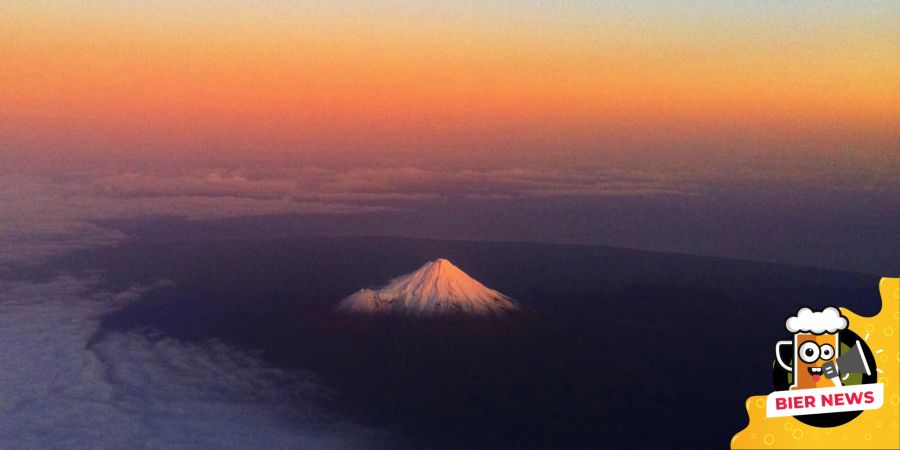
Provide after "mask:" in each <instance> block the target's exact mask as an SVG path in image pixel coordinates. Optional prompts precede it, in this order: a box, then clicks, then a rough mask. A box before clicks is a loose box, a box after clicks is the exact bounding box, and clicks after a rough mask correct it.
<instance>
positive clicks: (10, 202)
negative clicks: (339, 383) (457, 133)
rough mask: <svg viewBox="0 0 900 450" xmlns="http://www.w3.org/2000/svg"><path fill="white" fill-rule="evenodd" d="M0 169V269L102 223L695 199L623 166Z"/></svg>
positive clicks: (683, 182) (677, 179)
mask: <svg viewBox="0 0 900 450" xmlns="http://www.w3.org/2000/svg"><path fill="white" fill-rule="evenodd" d="M110 170H112V169H108V170H106V171H103V170H100V169H92V170H81V171H78V170H75V169H73V170H66V171H59V170H57V171H53V170H49V169H44V170H38V171H34V170H30V171H29V170H20V171H7V172H5V173H4V172H0V209H2V210H3V211H4V216H3V217H2V219H0V266H3V265H14V264H28V263H34V262H36V261H41V260H44V259H45V258H47V257H49V256H53V255H58V254H61V253H64V252H67V251H70V250H73V249H77V248H82V247H90V246H98V245H112V244H115V243H117V242H119V241H121V240H122V239H124V238H125V236H124V235H123V234H122V233H120V232H119V231H117V230H114V229H109V228H105V227H102V226H100V225H98V224H99V223H102V222H103V221H104V220H107V219H138V218H147V217H183V218H187V219H210V218H226V217H241V216H259V215H272V214H366V213H371V212H378V211H385V210H401V209H409V208H416V207H417V206H419V205H422V204H423V203H424V202H428V201H434V200H438V199H445V198H468V199H510V198H536V197H562V196H629V195H632V196H633V195H679V196H687V195H696V194H698V193H700V192H701V191H702V186H701V185H700V184H698V183H696V182H692V181H690V179H689V178H688V177H687V176H685V175H680V174H659V173H645V172H640V171H623V170H581V171H579V170H534V169H522V168H510V169H501V170H485V171H474V170H444V171H438V170H427V169H420V168H413V167H397V168H366V169H360V168H356V169H353V168H351V169H346V170H334V169H325V168H319V167H295V168H292V167H275V166H273V167H270V168H269V170H261V169H259V168H256V169H244V168H240V167H238V168H221V167H219V168H199V169H198V168H188V169H179V168H166V169H147V170H144V171H133V170H132V171H124V172H121V173H119V172H110Z"/></svg>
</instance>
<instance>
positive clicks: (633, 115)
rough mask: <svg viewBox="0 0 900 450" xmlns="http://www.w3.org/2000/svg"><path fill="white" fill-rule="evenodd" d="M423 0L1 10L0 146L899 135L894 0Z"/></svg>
mask: <svg viewBox="0 0 900 450" xmlns="http://www.w3.org/2000/svg"><path fill="white" fill-rule="evenodd" d="M400 3H404V2H400ZM408 3H410V4H413V3H419V2H408ZM421 3H422V4H417V5H415V6H416V7H415V8H413V7H406V8H404V7H403V6H404V5H400V6H398V7H396V8H393V9H391V8H382V7H377V6H373V5H363V6H340V5H339V6H332V7H324V6H303V7H302V8H287V7H284V6H282V5H280V4H279V3H277V2H272V4H268V2H265V3H258V4H257V5H258V6H256V7H251V6H250V5H249V4H243V3H242V2H232V3H229V4H228V5H229V6H228V7H222V8H213V7H211V6H203V5H201V4H194V2H189V5H188V6H178V5H177V4H169V3H165V2H163V3H162V4H161V5H157V6H154V7H150V6H140V5H139V4H131V3H129V2H125V3H121V2H120V3H118V4H112V3H109V4H105V3H104V2H86V3H84V4H81V2H79V4H78V5H73V4H71V3H64V2H61V3H58V4H50V5H46V4H45V5H43V6H32V5H24V4H23V5H13V6H10V5H4V6H0V55H2V61H3V62H2V64H0V111H2V112H0V120H2V122H3V124H2V126H0V133H2V134H0V146H5V147H7V148H9V149H11V150H13V151H15V150H20V151H22V150H23V148H22V147H26V150H27V147H32V150H33V151H48V150H49V151H58V150H60V149H63V150H68V151H88V150H90V151H104V152H106V151H113V152H134V151H138V152H140V151H146V152H153V151H154V150H153V149H154V148H167V149H168V150H169V151H172V150H173V148H175V149H179V150H178V151H188V152H189V151H191V150H190V149H196V148H197V147H202V146H204V145H214V146H215V147H216V148H221V149H222V151H233V152H244V151H249V152H253V151H288V152H290V151H310V150H309V149H310V148H317V149H321V150H319V151H322V152H328V151H335V152H350V153H352V152H377V151H380V149H387V148H391V147H392V146H408V147H416V146H417V145H418V146H420V147H421V146H423V145H425V144H433V145H430V146H429V149H428V150H424V151H433V152H442V151H445V152H446V151H463V152H477V151H480V150H479V148H482V147H484V146H486V145H487V146H491V145H494V146H496V147H497V148H496V149H494V151H498V152H502V153H508V155H509V156H511V157H515V152H517V151H524V150H521V149H522V148H523V147H525V146H526V145H524V143H531V144H532V145H533V146H535V147H540V145H552V146H553V147H554V148H561V147H565V148H570V147H571V148H574V149H576V150H573V151H574V152H575V153H579V154H581V153H585V154H588V155H590V154H597V153H603V152H615V151H617V148H618V147H627V146H629V145H654V144H657V143H659V142H667V141H668V142H676V143H681V144H683V145H685V146H704V145H707V146H708V145H718V143H721V142H724V141H728V140H729V139H732V138H735V137H737V136H738V135H740V136H743V138H746V137H747V135H754V134H762V135H767V137H766V138H765V139H762V140H761V141H760V142H759V143H757V144H748V145H769V146H771V145H772V144H773V143H778V142H783V143H785V145H784V146H783V147H788V148H792V147H794V146H795V144H797V143H799V142H806V143H807V144H809V142H810V139H812V141H814V142H819V141H821V142H822V143H828V142H834V140H835V139H838V140H839V141H840V140H842V139H843V140H844V141H846V142H847V143H850V144H848V145H855V146H861V147H868V148H871V150H872V151H874V152H890V151H892V150H891V149H890V148H887V147H891V146H894V149H893V150H896V145H897V144H896V143H897V139H898V138H900V136H898V134H900V133H898V131H897V130H898V129H900V32H898V31H896V29H895V28H891V26H890V24H891V23H893V25H896V23H900V13H898V8H897V7H892V6H891V5H890V4H887V5H886V6H884V8H883V9H882V10H879V9H873V10H866V11H849V12H848V11H844V12H833V13H832V14H815V15H809V16H804V15H800V14H799V13H798V14H797V16H794V15H792V12H790V11H788V12H782V13H780V14H769V13H763V12H760V11H750V12H749V13H748V12H747V11H730V10H728V11H724V12H723V11H718V10H717V11H715V12H716V14H696V13H692V12H691V11H690V10H687V9H686V10H683V11H674V12H672V11H669V12H666V11H655V10H651V9H650V8H649V7H648V8H647V9H646V10H641V9H637V10H636V11H632V10H629V11H625V12H623V11H603V10H594V9H592V8H590V7H587V6H584V5H581V4H580V3H579V2H573V3H579V4H578V5H576V6H572V7H565V6H560V7H557V8H548V7H539V6H535V5H531V4H529V5H527V6H526V7H515V6H511V5H508V6H507V7H496V8H492V9H488V10H484V9H483V8H480V7H478V6H475V5H474V4H472V5H468V6H461V7H459V8H456V9H446V8H444V9H441V8H437V7H434V8H431V7H429V6H428V5H426V4H424V3H427V2H421ZM464 3H465V2H464ZM525 3H528V2H525ZM85 5H87V6H85ZM406 6H409V5H406ZM803 13H805V12H803ZM750 140H751V141H752V140H753V139H752V138H751V139H750ZM844 141H842V142H844ZM498 143H505V145H500V144H498ZM157 144H158V145H157ZM808 146H809V145H808ZM811 146H812V147H815V145H811ZM141 149H143V150H141ZM411 149H412V148H411ZM517 149H518V150H517ZM417 150H418V151H423V150H422V149H421V148H418V149H417ZM535 151H540V149H535Z"/></svg>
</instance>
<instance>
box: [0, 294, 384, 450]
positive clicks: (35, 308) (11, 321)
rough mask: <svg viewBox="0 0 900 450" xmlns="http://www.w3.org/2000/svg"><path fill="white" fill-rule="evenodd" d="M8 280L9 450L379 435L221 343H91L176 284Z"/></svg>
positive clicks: (1, 301) (117, 338) (2, 423)
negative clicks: (144, 300)
mask: <svg viewBox="0 0 900 450" xmlns="http://www.w3.org/2000/svg"><path fill="white" fill-rule="evenodd" d="M97 281H98V279H96V278H93V279H91V278H76V277H72V276H59V277H57V278H55V279H52V280H49V281H46V282H42V283H30V282H11V281H0V308H2V311H3V313H2V314H0V347H2V348H3V360H2V365H0V392H2V393H3V395H2V396H0V436H2V438H0V439H2V442H3V446H4V447H7V448H35V449H47V448H166V449H171V448H216V449H221V448H323V447H328V448H367V447H373V446H377V445H378V443H382V445H383V442H384V440H385V439H386V436H385V435H384V434H382V433H379V432H376V431H373V430H371V429H367V428H364V427H362V426H359V425H356V424H354V423H352V422H350V421H348V420H346V419H343V418H341V417H337V416H334V415H328V414H326V413H324V412H323V411H321V410H319V409H318V408H317V407H315V406H314V402H313V400H315V399H318V398H321V397H322V396H326V395H329V391H327V390H326V389H324V388H323V387H321V386H319V385H318V384H317V383H316V382H315V380H314V379H313V378H312V377H311V376H310V375H309V374H306V373H302V372H286V371H282V370H278V369H274V368H271V367H268V366H266V365H265V364H263V363H261V362H260V361H259V360H257V359H256V358H255V357H253V356H252V355H248V354H246V353H244V352H241V351H238V350H236V349H233V348H231V347H229V346H227V345H224V344H222V343H220V342H217V341H209V342H205V343H202V344H185V343H181V342H179V341H176V340H173V339H168V338H151V337H148V336H146V335H143V334H138V333H113V334H105V335H103V337H102V338H100V339H99V340H96V339H94V338H95V336H96V333H97V331H98V326H99V317H100V316H101V315H102V314H104V313H105V312H108V311H110V310H113V309H115V308H117V307H120V306H122V305H123V304H124V303H127V302H130V301H134V300H136V299H137V298H139V297H140V296H141V295H144V294H146V293H147V292H149V291H152V290H157V289H167V288H168V287H169V286H170V285H171V283H170V282H166V281H162V282H159V283H156V284H155V285H152V286H133V287H131V288H129V289H127V290H125V291H122V292H104V291H97V290H95V285H96V283H97Z"/></svg>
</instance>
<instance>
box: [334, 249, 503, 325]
mask: <svg viewBox="0 0 900 450" xmlns="http://www.w3.org/2000/svg"><path fill="white" fill-rule="evenodd" d="M336 309H337V311H338V312H344V313H359V314H384V313H391V314H402V315H412V316H433V315H444V314H461V315H479V316H483V315H504V314H507V313H510V312H514V311H519V310H520V309H521V307H520V306H519V305H518V304H517V303H516V302H515V301H513V300H512V299H511V298H509V297H507V296H505V295H503V294H501V293H499V292H497V291H495V290H493V289H489V288H487V287H485V286H484V285H483V284H481V283H479V282H478V281H476V280H474V279H473V278H472V277H470V276H469V275H467V274H466V273H465V272H463V271H462V270H460V269H459V268H458V267H456V266H454V265H453V264H452V263H451V262H450V261H447V260H446V259H443V258H441V259H437V260H435V261H430V262H428V263H426V264H425V265H424V266H422V267H420V268H419V270H417V271H415V272H413V273H410V274H407V275H403V276H401V277H397V278H394V279H393V280H391V281H390V282H389V283H388V284H387V286H384V287H383V288H381V289H377V290H372V289H361V290H359V291H357V292H356V293H355V294H353V295H351V296H349V297H347V298H345V299H343V300H342V301H341V302H340V303H339V304H338V305H337V308H336Z"/></svg>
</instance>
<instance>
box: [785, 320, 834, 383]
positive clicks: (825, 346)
mask: <svg viewBox="0 0 900 450" xmlns="http://www.w3.org/2000/svg"><path fill="white" fill-rule="evenodd" d="M784 345H793V346H794V348H793V355H794V359H793V361H792V362H793V367H791V366H788V365H787V364H785V362H784V361H783V360H782V358H781V347H782V346H784ZM838 349H840V342H839V341H838V334H837V333H822V334H813V333H808V332H800V333H795V334H794V339H793V340H792V341H778V343H777V344H775V359H776V360H778V364H779V365H780V366H781V367H782V368H783V369H784V370H787V371H788V372H792V373H793V374H794V383H793V385H791V389H812V388H821V387H833V386H835V382H834V381H832V380H831V379H829V378H827V377H825V376H823V373H822V365H823V364H825V363H827V362H829V361H832V360H834V358H835V357H836V356H837V353H838Z"/></svg>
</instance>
